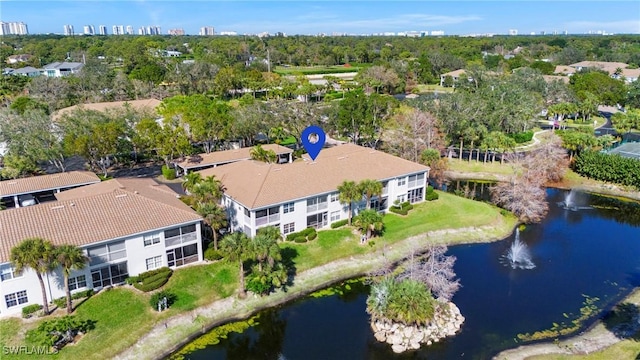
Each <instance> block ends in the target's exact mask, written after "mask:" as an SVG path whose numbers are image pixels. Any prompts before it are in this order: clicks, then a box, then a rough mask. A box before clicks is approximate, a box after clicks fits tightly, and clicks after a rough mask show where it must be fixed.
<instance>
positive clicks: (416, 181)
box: [409, 173, 424, 188]
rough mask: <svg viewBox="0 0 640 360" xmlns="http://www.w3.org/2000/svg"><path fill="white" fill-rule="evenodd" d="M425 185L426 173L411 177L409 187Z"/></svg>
mask: <svg viewBox="0 0 640 360" xmlns="http://www.w3.org/2000/svg"><path fill="white" fill-rule="evenodd" d="M422 185H424V173H422V174H416V175H411V176H409V187H410V188H412V187H416V186H422Z"/></svg>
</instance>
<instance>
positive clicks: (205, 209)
mask: <svg viewBox="0 0 640 360" xmlns="http://www.w3.org/2000/svg"><path fill="white" fill-rule="evenodd" d="M196 211H197V212H198V214H199V215H200V216H202V218H203V219H204V222H205V223H207V225H209V226H210V227H211V230H213V249H214V250H216V251H217V250H218V231H219V230H220V229H223V228H225V227H226V226H227V224H228V223H229V222H228V220H227V212H226V211H225V210H224V209H223V208H222V207H221V206H219V205H218V204H216V203H213V202H206V203H198V205H197V207H196Z"/></svg>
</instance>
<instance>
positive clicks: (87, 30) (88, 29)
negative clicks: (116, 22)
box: [83, 25, 96, 35]
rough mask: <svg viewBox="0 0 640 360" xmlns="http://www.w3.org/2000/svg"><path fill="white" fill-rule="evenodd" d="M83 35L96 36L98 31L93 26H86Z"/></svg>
mask: <svg viewBox="0 0 640 360" xmlns="http://www.w3.org/2000/svg"><path fill="white" fill-rule="evenodd" d="M83 33H84V34H85V35H95V34H96V29H95V28H94V27H93V25H85V26H84V28H83Z"/></svg>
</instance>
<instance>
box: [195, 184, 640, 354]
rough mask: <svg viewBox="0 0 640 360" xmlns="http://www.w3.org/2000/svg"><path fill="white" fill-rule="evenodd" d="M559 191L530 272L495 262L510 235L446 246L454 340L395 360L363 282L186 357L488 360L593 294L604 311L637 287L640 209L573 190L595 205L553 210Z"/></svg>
mask: <svg viewBox="0 0 640 360" xmlns="http://www.w3.org/2000/svg"><path fill="white" fill-rule="evenodd" d="M564 195H565V192H564V191H560V190H549V191H548V197H549V202H550V212H549V214H548V216H547V218H546V219H545V221H544V222H543V223H541V224H539V225H533V226H528V227H527V228H526V229H525V230H524V231H522V232H521V234H520V238H521V240H522V241H523V242H525V243H526V244H527V245H528V246H529V249H530V251H531V254H532V258H533V261H534V263H535V264H536V268H534V269H531V270H520V269H516V270H514V269H512V268H511V267H508V266H505V265H504V264H503V261H501V260H500V258H501V256H503V255H504V254H505V253H506V252H507V250H508V248H509V246H510V244H511V242H512V241H513V236H512V237H510V238H508V239H506V240H504V241H501V242H497V243H492V244H476V245H461V246H456V247H452V248H450V251H449V252H450V254H452V255H455V256H456V257H457V258H458V260H457V262H456V272H457V274H458V276H459V278H460V279H461V282H462V285H463V286H462V288H461V289H460V291H459V292H458V293H457V294H456V295H455V297H454V299H453V301H454V302H455V303H456V304H457V305H458V307H459V308H460V310H461V312H462V314H463V315H464V316H465V317H466V321H465V323H464V324H463V327H462V331H461V332H460V333H459V334H458V335H456V336H455V337H453V338H450V339H447V340H446V341H444V342H442V343H438V344H435V345H432V346H429V347H427V346H424V347H423V348H422V349H420V350H418V351H413V352H408V353H405V354H402V355H395V354H393V353H392V352H391V349H390V346H388V345H386V344H380V343H378V342H376V340H375V339H374V338H373V334H372V332H371V329H370V327H369V318H368V316H367V314H366V312H365V306H366V305H365V300H366V296H367V292H368V289H366V287H364V286H363V287H360V288H359V289H356V290H353V291H351V292H349V293H347V294H346V295H341V296H338V295H335V296H329V297H325V298H319V299H313V298H309V299H302V300H298V301H296V302H293V303H291V304H288V305H286V306H283V307H281V308H278V309H272V310H269V311H265V312H263V313H261V316H260V319H259V323H260V324H259V325H257V326H254V327H252V328H250V329H248V330H247V331H245V332H244V333H243V334H232V335H230V336H229V339H227V340H224V341H222V342H221V343H220V344H217V345H214V346H209V347H207V348H206V349H203V350H199V351H197V352H194V353H191V354H189V355H188V356H187V358H188V359H278V358H281V359H388V358H418V359H422V358H428V359H454V358H455V359H457V358H463V359H486V358H490V357H491V356H493V355H495V354H496V353H497V352H499V351H500V350H503V349H506V348H511V347H515V346H517V345H519V344H520V343H518V342H516V340H515V339H516V336H517V334H519V333H527V332H529V333H531V332H534V331H537V330H544V329H549V328H550V327H551V326H552V324H553V323H554V322H555V323H562V322H565V323H570V321H571V320H572V319H574V318H576V317H577V316H578V315H579V313H580V308H581V307H583V305H584V304H583V302H584V301H585V297H584V296H583V295H586V296H589V297H598V298H600V301H598V302H597V304H598V306H599V307H600V308H601V309H608V308H610V307H611V306H612V305H613V303H614V302H616V301H618V300H619V299H620V297H621V296H623V295H625V294H626V293H628V292H629V290H630V289H631V288H632V287H634V286H640V206H639V205H637V204H635V203H623V202H618V201H616V200H611V199H608V198H602V197H597V196H591V195H587V194H579V195H578V196H576V201H578V202H579V203H580V204H581V205H585V206H586V205H590V206H594V208H592V209H588V210H587V209H585V210H579V211H571V210H566V209H563V208H561V207H559V206H557V205H556V203H558V202H561V201H562V200H564ZM565 315H566V316H568V317H569V318H566V317H565ZM596 319H597V316H594V317H592V318H591V319H590V321H588V322H586V323H585V324H584V325H583V327H585V326H588V325H590V323H592V322H593V321H595V320H596Z"/></svg>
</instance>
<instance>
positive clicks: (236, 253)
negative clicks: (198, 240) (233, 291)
mask: <svg viewBox="0 0 640 360" xmlns="http://www.w3.org/2000/svg"><path fill="white" fill-rule="evenodd" d="M250 241H251V240H250V239H249V237H248V236H247V235H245V234H244V233H242V232H239V231H238V232H234V233H232V234H229V235H227V236H225V237H224V238H223V239H222V241H221V242H220V249H221V250H222V252H223V253H224V254H225V256H226V258H227V259H228V260H229V261H237V262H238V263H239V265H240V269H239V270H240V292H239V294H238V297H240V298H242V299H244V298H245V297H247V292H246V290H245V286H244V262H245V261H246V260H248V259H249V258H250V257H251V252H250V251H251V249H250V247H249V243H250Z"/></svg>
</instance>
